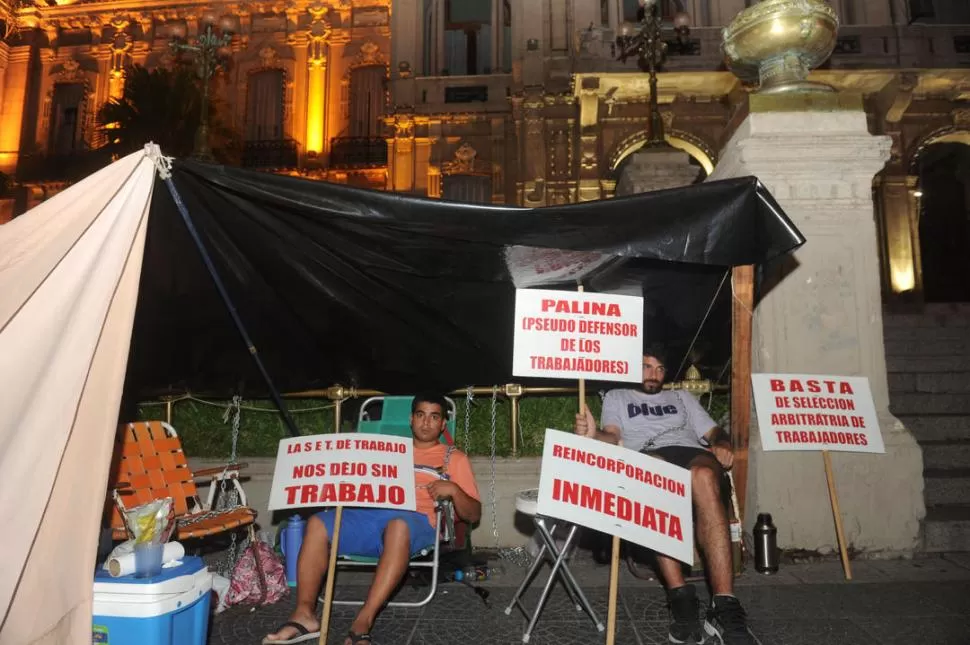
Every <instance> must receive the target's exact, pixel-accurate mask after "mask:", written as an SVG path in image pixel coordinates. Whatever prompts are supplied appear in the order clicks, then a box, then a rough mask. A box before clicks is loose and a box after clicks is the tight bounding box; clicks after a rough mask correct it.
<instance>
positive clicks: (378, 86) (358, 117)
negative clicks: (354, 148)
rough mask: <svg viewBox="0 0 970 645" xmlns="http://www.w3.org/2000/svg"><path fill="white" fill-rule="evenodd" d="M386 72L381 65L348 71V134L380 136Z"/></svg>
mask: <svg viewBox="0 0 970 645" xmlns="http://www.w3.org/2000/svg"><path fill="white" fill-rule="evenodd" d="M386 74H387V71H386V68H385V67H384V66H383V65H365V66H363V67H357V68H354V69H353V70H352V71H351V72H350V99H349V100H350V104H349V106H348V119H349V123H348V131H349V136H351V137H367V138H374V137H379V136H380V134H381V125H380V124H381V120H382V118H383V117H384V105H385V101H384V95H385V77H386Z"/></svg>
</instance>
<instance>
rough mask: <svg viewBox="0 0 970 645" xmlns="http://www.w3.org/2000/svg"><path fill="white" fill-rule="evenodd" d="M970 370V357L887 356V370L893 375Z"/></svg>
mask: <svg viewBox="0 0 970 645" xmlns="http://www.w3.org/2000/svg"><path fill="white" fill-rule="evenodd" d="M967 369H970V357H968V356H893V355H891V354H886V370H887V371H889V373H890V374H893V373H905V374H914V373H924V372H961V371H966V370H967Z"/></svg>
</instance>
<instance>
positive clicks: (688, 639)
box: [575, 347, 756, 645]
mask: <svg viewBox="0 0 970 645" xmlns="http://www.w3.org/2000/svg"><path fill="white" fill-rule="evenodd" d="M666 375H667V370H666V366H665V359H664V355H663V351H662V350H661V349H660V348H656V347H653V348H649V349H647V350H645V351H644V356H643V388H642V389H640V390H633V389H625V390H612V391H610V392H608V393H607V394H606V397H605V398H604V399H603V415H602V418H601V428H600V429H597V426H596V419H595V418H593V414H592V413H591V412H590V411H589V408H586V410H585V414H577V415H576V428H575V431H576V434H579V435H583V436H586V437H590V438H596V439H599V440H600V441H606V442H608V443H613V444H617V445H620V446H623V447H625V448H629V449H631V450H636V451H639V452H643V453H645V454H648V455H650V456H652V457H656V458H659V459H663V460H664V461H668V462H670V463H672V464H676V465H677V466H680V467H681V468H687V469H689V470H690V471H691V492H692V495H693V498H694V499H693V502H694V510H695V513H696V516H697V518H696V527H697V528H696V532H697V541H698V543H699V545H700V548H701V551H702V552H703V553H704V557H705V560H706V565H707V566H706V570H707V573H708V576H709V581H710V584H711V604H710V607H709V609H708V610H707V614H706V618H705V620H704V625H703V627H702V626H701V622H700V619H699V617H698V614H699V602H698V599H697V594H696V593H695V591H694V587H693V586H692V585H688V584H687V583H686V581H685V580H684V574H683V571H682V570H681V567H680V563H679V562H678V561H677V560H674V559H673V558H669V557H667V556H663V555H660V554H659V553H658V554H657V563H658V566H659V568H660V574H661V576H662V577H663V579H664V582H665V583H666V585H667V600H668V602H669V605H670V612H671V614H672V622H671V625H670V634H669V637H668V640H669V641H670V642H671V643H702V642H704V640H705V639H706V637H707V636H713V637H715V639H716V642H720V643H721V645H749V644H753V643H755V642H756V641H755V640H754V637H753V636H752V635H751V633H750V632H749V631H748V628H747V622H746V618H745V613H744V609H743V608H742V607H741V603H740V602H738V599H737V598H735V596H734V569H733V566H732V565H733V563H732V557H731V540H730V537H729V534H728V519H727V513H726V512H725V509H724V504H723V503H722V501H721V499H722V498H721V479H722V477H723V474H724V470H726V469H730V468H731V466H732V464H733V462H734V453H733V449H732V447H731V442H730V440H729V438H728V435H727V433H726V432H724V430H722V429H721V428H720V427H718V425H717V424H716V423H714V421H713V420H712V419H711V417H710V415H708V414H707V411H706V410H704V408H703V407H701V405H700V403H698V401H697V399H695V398H694V397H693V396H692V395H691V394H690V393H688V392H684V391H683V390H666V391H665V390H664V389H663V383H664V379H665V378H666Z"/></svg>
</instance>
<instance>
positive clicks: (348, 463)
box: [269, 435, 416, 511]
mask: <svg viewBox="0 0 970 645" xmlns="http://www.w3.org/2000/svg"><path fill="white" fill-rule="evenodd" d="M413 451H414V444H413V441H412V439H411V438H410V437H406V438H405V437H388V436H384V435H380V436H378V435H350V436H348V435H315V436H312V437H294V438H292V439H283V440H282V441H280V447H279V452H278V453H277V455H276V470H275V471H274V472H273V487H272V489H271V490H270V496H269V510H271V511H275V510H279V509H284V508H301V507H306V506H362V507H369V508H396V509H401V510H408V511H413V510H415V504H416V499H415V490H414V454H413Z"/></svg>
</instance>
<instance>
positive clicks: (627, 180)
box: [616, 148, 701, 197]
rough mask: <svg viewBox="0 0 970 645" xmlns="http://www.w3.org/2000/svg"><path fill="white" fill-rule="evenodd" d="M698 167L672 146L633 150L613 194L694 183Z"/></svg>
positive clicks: (620, 194) (620, 195) (619, 194)
mask: <svg viewBox="0 0 970 645" xmlns="http://www.w3.org/2000/svg"><path fill="white" fill-rule="evenodd" d="M700 171H701V169H700V168H699V167H698V166H694V165H692V164H691V163H690V155H689V154H687V153H686V152H684V151H682V150H677V149H676V148H644V149H642V150H639V151H638V152H634V153H633V154H632V155H631V156H630V160H629V161H627V162H626V165H625V166H624V167H623V170H622V172H621V173H620V179H619V180H618V181H617V182H616V196H617V197H623V196H626V195H635V194H637V193H648V192H650V191H654V190H666V189H667V188H680V187H681V186H689V185H690V184H692V183H694V181H695V180H696V179H697V176H698V175H699V174H700Z"/></svg>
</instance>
